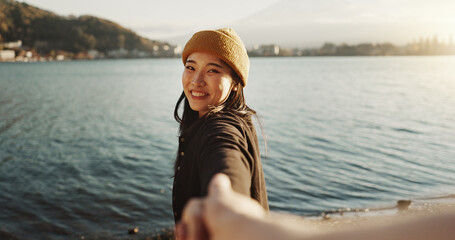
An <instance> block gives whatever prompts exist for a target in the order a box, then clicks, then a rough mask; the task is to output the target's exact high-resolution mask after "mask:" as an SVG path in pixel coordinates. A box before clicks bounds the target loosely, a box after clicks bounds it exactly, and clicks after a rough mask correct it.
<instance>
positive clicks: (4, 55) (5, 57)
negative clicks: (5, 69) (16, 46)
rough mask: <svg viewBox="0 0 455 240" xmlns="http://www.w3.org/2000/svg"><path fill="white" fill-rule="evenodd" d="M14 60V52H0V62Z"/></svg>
mask: <svg viewBox="0 0 455 240" xmlns="http://www.w3.org/2000/svg"><path fill="white" fill-rule="evenodd" d="M15 59H16V53H15V52H14V50H0V62H13V61H14V60H15Z"/></svg>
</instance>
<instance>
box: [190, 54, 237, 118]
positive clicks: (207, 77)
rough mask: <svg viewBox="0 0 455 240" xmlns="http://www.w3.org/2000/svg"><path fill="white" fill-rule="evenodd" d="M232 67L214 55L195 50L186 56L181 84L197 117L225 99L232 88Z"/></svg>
mask: <svg viewBox="0 0 455 240" xmlns="http://www.w3.org/2000/svg"><path fill="white" fill-rule="evenodd" d="M232 75H233V74H232V69H231V68H230V67H229V65H227V64H226V63H224V62H223V61H221V59H220V58H218V57H217V56H215V55H212V54H210V53H203V52H195V53H192V54H190V55H189V56H188V58H187V60H186V63H185V70H184V71H183V76H182V84H183V90H184V92H185V96H186V98H187V99H188V101H189V103H190V107H191V109H193V110H194V111H197V112H199V117H201V116H203V115H204V114H206V113H207V112H208V111H209V106H218V105H220V104H222V103H223V102H224V101H226V99H227V97H228V96H229V94H230V92H231V88H232V85H233V84H232V82H233V80H232Z"/></svg>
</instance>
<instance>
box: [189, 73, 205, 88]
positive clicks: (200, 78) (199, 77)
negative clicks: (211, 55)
mask: <svg viewBox="0 0 455 240" xmlns="http://www.w3.org/2000/svg"><path fill="white" fill-rule="evenodd" d="M192 83H193V84H194V85H196V86H199V85H202V86H204V85H205V80H204V74H203V73H201V72H199V73H196V74H195V75H194V78H193V81H192Z"/></svg>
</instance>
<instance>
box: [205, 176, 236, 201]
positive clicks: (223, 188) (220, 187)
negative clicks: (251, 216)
mask: <svg viewBox="0 0 455 240" xmlns="http://www.w3.org/2000/svg"><path fill="white" fill-rule="evenodd" d="M230 191H232V189H231V181H230V180H229V177H228V176H227V175H225V174H223V173H217V174H215V176H213V178H212V180H211V181H210V184H209V190H208V192H209V193H208V195H209V197H215V198H221V197H223V196H225V195H226V194H228V193H229V192H230Z"/></svg>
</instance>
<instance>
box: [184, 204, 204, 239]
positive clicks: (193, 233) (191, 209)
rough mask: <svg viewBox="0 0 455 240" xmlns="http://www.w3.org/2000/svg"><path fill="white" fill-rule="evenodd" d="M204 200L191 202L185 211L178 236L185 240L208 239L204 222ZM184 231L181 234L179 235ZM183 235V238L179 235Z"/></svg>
mask: <svg viewBox="0 0 455 240" xmlns="http://www.w3.org/2000/svg"><path fill="white" fill-rule="evenodd" d="M202 208H203V202H202V199H192V200H190V201H189V202H188V203H187V205H186V206H185V208H184V210H183V215H182V221H181V223H179V224H178V225H181V224H183V226H178V228H179V229H177V231H178V232H177V234H178V235H177V236H178V237H179V239H180V237H182V239H183V240H204V239H208V238H207V231H206V230H205V227H204V225H203V221H202V211H203V209H202ZM180 231H182V232H181V233H179V232H180ZM179 234H181V236H180V235H179Z"/></svg>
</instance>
